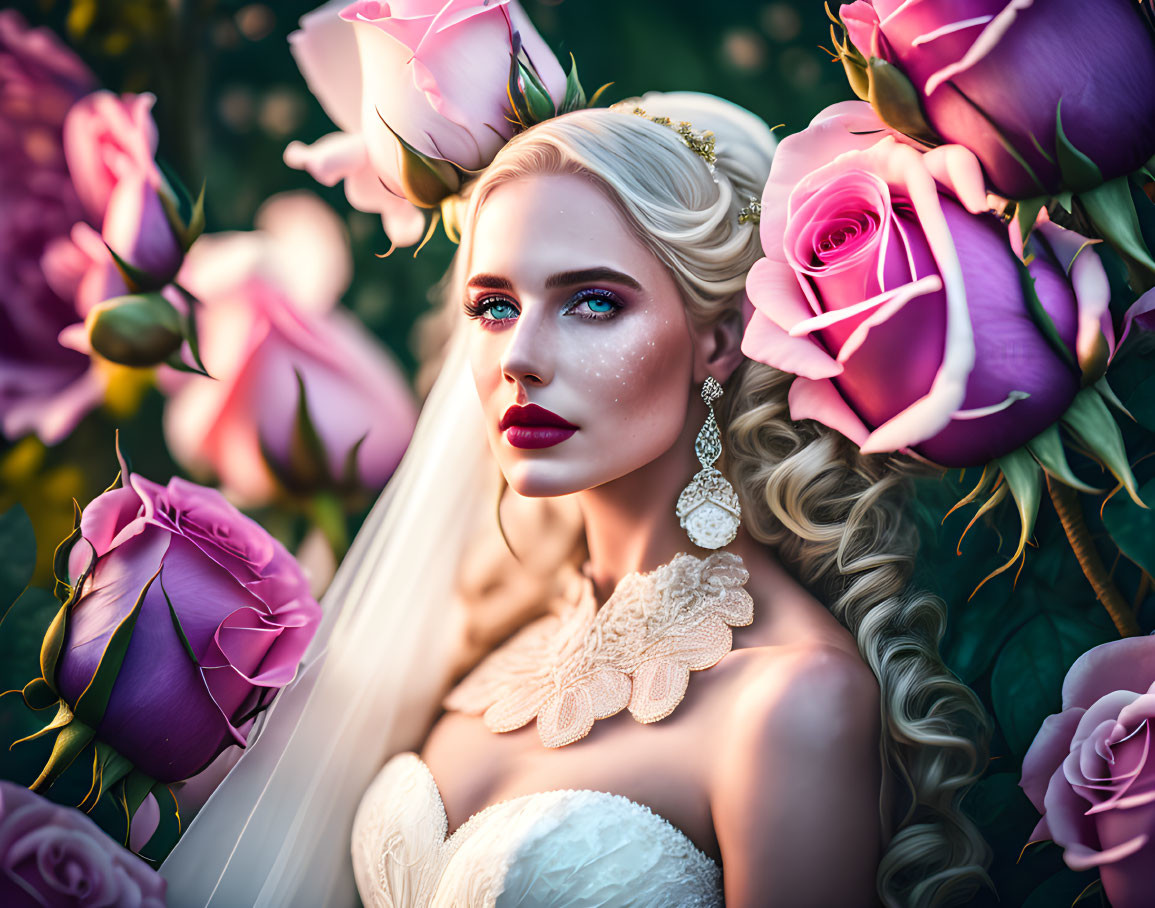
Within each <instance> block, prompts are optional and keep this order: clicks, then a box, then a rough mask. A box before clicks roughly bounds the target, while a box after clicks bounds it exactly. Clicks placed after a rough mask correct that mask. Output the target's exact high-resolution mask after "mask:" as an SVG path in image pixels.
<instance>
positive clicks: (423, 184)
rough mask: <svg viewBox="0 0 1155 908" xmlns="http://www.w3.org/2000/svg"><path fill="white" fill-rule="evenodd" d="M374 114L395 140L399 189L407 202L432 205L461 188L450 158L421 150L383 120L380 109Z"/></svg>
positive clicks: (432, 206) (457, 174) (429, 206)
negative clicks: (435, 156)
mask: <svg viewBox="0 0 1155 908" xmlns="http://www.w3.org/2000/svg"><path fill="white" fill-rule="evenodd" d="M377 116H378V118H379V119H380V120H381V122H382V123H383V124H384V125H385V128H386V129H388V130H389V133H390V134H391V135H392V136H393V138H395V139H396V140H397V146H398V154H399V156H400V159H401V160H400V162H401V166H400V168H399V170H400V174H399V176H400V180H401V191H402V192H403V193H404V194H405V198H406V199H408V200H409V202H410V203H411V204H413V205H416V206H417V207H418V208H436V207H438V206H439V205H440V204H441V200H442V199H443V198H445V197H446V196H447V195H453V193H455V192H457V191H458V190H459V189H460V188H461V176H460V174H459V172H458V170H457V168H455V167H454V166H453V164H452V163H451V162H449V161H446V160H444V159H442V158H434V157H431V156H430V155H427V154H422V153H421V152H420V151H418V150H417V149H416V148H414V147H413V146H412V145H410V144H409V143H408V142H406V141H405V140H404V139H403V138H401V136H399V135H398V134H397V133H396V132H395V131H394V129H393V127H392V126H390V125H389V124H388V123H386V122H385V118H384V117H382V116H381V113H380V111H378V113H377Z"/></svg>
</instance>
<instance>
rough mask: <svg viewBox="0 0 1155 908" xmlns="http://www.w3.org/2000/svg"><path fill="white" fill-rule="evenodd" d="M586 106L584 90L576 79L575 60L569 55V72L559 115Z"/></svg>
mask: <svg viewBox="0 0 1155 908" xmlns="http://www.w3.org/2000/svg"><path fill="white" fill-rule="evenodd" d="M586 104H587V102H586V93H585V89H584V88H582V83H581V79H579V78H578V68H577V60H575V59H574V55H573V54H570V55H569V72H568V73H567V74H566V77H565V96H564V98H563V99H562V102H561V110H560V111H559V112H560V113H569V112H570V111H571V110H581V109H582V108H583V107H585V106H586Z"/></svg>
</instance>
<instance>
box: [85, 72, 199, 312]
mask: <svg viewBox="0 0 1155 908" xmlns="http://www.w3.org/2000/svg"><path fill="white" fill-rule="evenodd" d="M155 101H156V98H155V97H154V96H153V95H151V94H147V93H146V94H140V95H123V96H121V97H117V96H116V95H114V94H113V93H112V92H109V91H97V92H93V93H92V94H90V95H88V96H87V97H86V98H83V99H82V100H81V101H79V102H77V103H76V104H75V105H73V107H72V109H71V110H70V111H69V112H68V117H67V119H66V120H65V122H64V151H65V155H66V156H67V158H68V169H69V172H70V173H71V174H72V182H73V185H75V187H76V192H77V194H78V195H79V196H80V198H81V200H82V201H83V202H84V205H85V208H86V209H87V210H88V215H89V219H90V220H91V222H92V223H93V224H95V225H99V226H100V228H101V230H100V232H101V237H102V239H103V240H104V242H105V243H106V244H107V245H108V248H109V249H111V250H112V251H113V252H115V253H116V254H117V255H119V256H120V257H121V258H122V259H124V261H126V262H127V263H128V264H130V265H132V266H133V267H134V268H136V269H138V270H140V271H142V272H145V273H146V274H148V275H149V278H150V280H151V285H150V286H149V287H148V288H146V289H157V288H159V287H162V286H164V285H165V284H167V283H168V282H169V281H170V280H172V278H173V276H174V275H175V274H176V272H177V270H178V269H179V268H180V263H181V259H182V257H183V255H184V247H183V245H182V243H181V241H180V240H179V239H178V238H177V236H176V234H175V233H174V231H173V226H172V224H171V223H170V221H169V218H168V216H167V214H166V213H165V209H164V205H163V204H162V203H161V198H160V193H161V192H162V190H164V180H163V178H162V177H161V174H160V170H159V169H158V168H157V165H156V161H155V160H154V157H155V155H156V145H157V131H156V124H155V123H154V122H153V119H152V113H151V110H152V105H153V103H154V102H155ZM106 257H107V253H106ZM101 265H103V263H101Z"/></svg>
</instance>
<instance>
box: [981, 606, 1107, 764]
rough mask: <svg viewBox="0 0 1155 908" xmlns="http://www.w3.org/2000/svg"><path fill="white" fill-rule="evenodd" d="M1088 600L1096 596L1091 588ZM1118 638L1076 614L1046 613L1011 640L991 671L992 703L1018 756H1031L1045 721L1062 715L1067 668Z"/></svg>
mask: <svg viewBox="0 0 1155 908" xmlns="http://www.w3.org/2000/svg"><path fill="white" fill-rule="evenodd" d="M1087 598H1088V599H1091V598H1093V594H1092V593H1091V591H1090V589H1089V588H1088V590H1087ZM1113 636H1114V635H1112V633H1111V632H1110V631H1108V630H1105V629H1104V628H1103V627H1102V626H1100V625H1096V624H1092V623H1091V622H1089V621H1087V620H1086V619H1084V618H1081V617H1078V616H1076V615H1069V614H1064V613H1059V612H1054V611H1044V612H1043V613H1041V614H1039V615H1036V616H1035V617H1034V618H1032V619H1031V620H1030V621H1028V622H1027V623H1026V624H1025V625H1023V626H1022V627H1021V628H1019V630H1018V631H1016V632H1015V634H1014V635H1013V636H1012V637H1011V638H1010V640H1008V641H1007V644H1006V646H1004V647H1003V649H1002V652H1000V653H999V657H998V660H997V661H996V662H995V668H994V671H993V672H992V673H991V701H992V703H993V705H994V710H995V716H996V717H997V718H998V721H999V726H1000V728H1001V729H1002V732H1003V736H1004V737H1005V738H1006V740H1007V743H1008V744H1009V745H1010V747H1011V749H1012V750H1013V751H1014V752H1015V753H1016V754H1018V755H1019V756H1020V757H1021V756H1022V755H1023V754H1025V753H1026V752H1027V749H1028V748H1029V747H1030V746H1031V742H1032V741H1033V740H1034V738H1035V734H1036V733H1037V732H1038V730H1039V726H1040V725H1042V723H1043V720H1044V719H1045V718H1046V717H1047V716H1049V715H1051V714H1052V713H1057V712H1058V711H1059V709H1060V706H1061V700H1062V686H1063V678H1064V677H1065V676H1066V674H1067V669H1069V668H1070V667H1071V665H1072V663H1074V661H1075V660H1076V659H1078V658H1079V656H1081V655H1082V654H1083V653H1085V652H1086V651H1087V650H1089V649H1090V648H1091V647H1093V646H1097V645H1098V644H1100V643H1106V642H1107V641H1108V640H1110V639H1112V637H1113Z"/></svg>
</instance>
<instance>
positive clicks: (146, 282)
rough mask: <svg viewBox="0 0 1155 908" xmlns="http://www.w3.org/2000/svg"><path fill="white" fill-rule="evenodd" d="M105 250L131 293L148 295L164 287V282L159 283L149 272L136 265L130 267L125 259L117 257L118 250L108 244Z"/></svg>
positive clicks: (105, 245)
mask: <svg viewBox="0 0 1155 908" xmlns="http://www.w3.org/2000/svg"><path fill="white" fill-rule="evenodd" d="M104 248H105V249H107V250H108V254H109V255H111V256H112V262H113V264H114V265H116V270H117V271H119V272H120V276H121V278H123V279H124V283H125V286H126V287H128V292H129V293H148V292H149V291H151V290H159V289H160V288H161V287H163V286H164V283H165V282H164V281H159V282H158V281H157V279H156V278H154V277H153V276H152V275H151V274H149V273H148V272H147V271H141V270H140V269H139V268H137V267H135V266H134V265H130V264H129V263H128V262H126V261H125V260H124V259H123V258H121V257H120V256H119V255H117V253H116V250H115V249H113V248H112V247H111V246H109V245H108V243H105V244H104Z"/></svg>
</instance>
